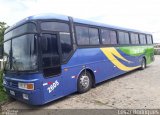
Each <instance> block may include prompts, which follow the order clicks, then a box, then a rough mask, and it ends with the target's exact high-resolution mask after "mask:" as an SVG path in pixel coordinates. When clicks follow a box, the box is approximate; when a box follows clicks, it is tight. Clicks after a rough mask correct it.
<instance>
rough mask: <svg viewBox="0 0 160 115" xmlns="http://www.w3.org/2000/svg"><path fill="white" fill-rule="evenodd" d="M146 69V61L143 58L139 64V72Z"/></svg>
mask: <svg viewBox="0 0 160 115" xmlns="http://www.w3.org/2000/svg"><path fill="white" fill-rule="evenodd" d="M145 68H146V60H145V59H144V58H143V59H142V62H141V70H144V69H145Z"/></svg>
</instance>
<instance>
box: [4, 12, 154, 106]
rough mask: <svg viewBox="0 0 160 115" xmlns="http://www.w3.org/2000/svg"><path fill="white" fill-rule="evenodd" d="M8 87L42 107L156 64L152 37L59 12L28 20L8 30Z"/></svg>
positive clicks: (12, 93) (21, 98) (15, 95)
mask: <svg viewBox="0 0 160 115" xmlns="http://www.w3.org/2000/svg"><path fill="white" fill-rule="evenodd" d="M2 54H3V60H4V62H5V65H4V75H3V86H4V88H5V91H6V92H7V94H8V95H9V96H11V97H12V98H15V99H16V100H19V101H22V102H24V103H27V104H30V105H43V104H46V103H48V102H51V101H53V100H56V99H59V98H61V97H64V96H67V95H69V94H72V93H75V92H79V93H85V92H87V91H89V90H90V89H91V88H92V87H95V86H96V84H97V83H100V82H102V81H105V80H108V79H111V78H114V77H116V76H119V75H122V74H124V73H127V72H130V71H132V70H135V69H137V68H141V69H142V70H143V69H145V68H146V66H147V65H148V64H150V63H151V62H153V61H154V49H153V38H152V35H151V33H148V32H142V31H139V30H133V29H127V28H121V27H117V26H111V25H107V24H102V23H97V22H92V21H87V20H83V19H77V18H73V17H70V16H65V15H58V14H40V15H34V16H30V17H27V18H25V19H23V20H21V21H20V22H18V23H16V24H15V25H13V26H11V27H9V28H8V29H7V30H6V31H5V35H4V42H3V52H2V53H1V55H2Z"/></svg>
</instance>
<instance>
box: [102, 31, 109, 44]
mask: <svg viewBox="0 0 160 115" xmlns="http://www.w3.org/2000/svg"><path fill="white" fill-rule="evenodd" d="M101 36H102V43H103V44H110V41H111V40H110V34H109V30H104V29H101Z"/></svg>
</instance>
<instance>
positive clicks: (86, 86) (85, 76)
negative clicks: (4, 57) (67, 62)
mask: <svg viewBox="0 0 160 115" xmlns="http://www.w3.org/2000/svg"><path fill="white" fill-rule="evenodd" d="M92 83H93V82H92V76H91V74H90V73H89V72H88V71H84V72H82V73H81V74H80V76H79V78H78V83H77V88H78V92H79V93H85V92H87V91H89V90H90V89H91V87H92Z"/></svg>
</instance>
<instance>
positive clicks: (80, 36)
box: [76, 26, 89, 45]
mask: <svg viewBox="0 0 160 115" xmlns="http://www.w3.org/2000/svg"><path fill="white" fill-rule="evenodd" d="M76 36H77V43H78V45H89V34H88V28H87V27H82V26H76Z"/></svg>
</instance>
